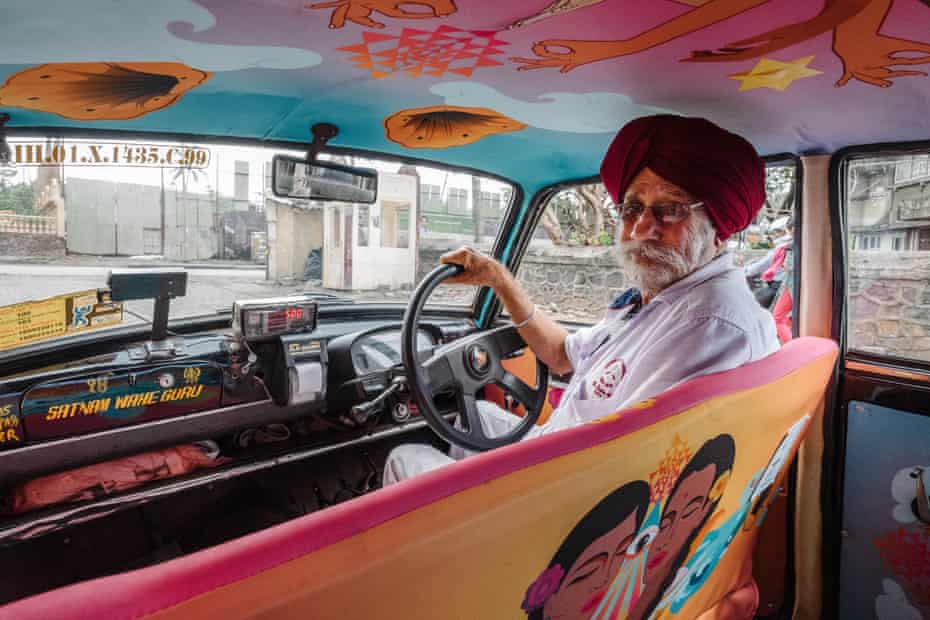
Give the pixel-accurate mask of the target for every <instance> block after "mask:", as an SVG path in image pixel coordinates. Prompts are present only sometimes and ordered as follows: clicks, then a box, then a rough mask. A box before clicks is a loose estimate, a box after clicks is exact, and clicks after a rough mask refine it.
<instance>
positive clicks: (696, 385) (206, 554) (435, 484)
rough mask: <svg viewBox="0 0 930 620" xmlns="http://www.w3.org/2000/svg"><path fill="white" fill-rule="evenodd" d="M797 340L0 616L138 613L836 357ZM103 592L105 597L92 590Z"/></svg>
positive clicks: (825, 347) (823, 343) (813, 341)
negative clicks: (643, 398) (570, 422)
mask: <svg viewBox="0 0 930 620" xmlns="http://www.w3.org/2000/svg"><path fill="white" fill-rule="evenodd" d="M836 351H837V346H836V344H835V343H834V342H833V341H831V340H826V339H821V338H800V339H797V340H794V341H791V342H789V343H787V344H786V345H785V346H784V347H782V349H781V350H780V351H779V352H777V353H775V354H774V355H771V356H769V357H768V358H765V359H763V360H760V361H758V362H753V363H751V364H747V365H745V366H742V367H740V368H737V369H734V370H730V371H727V372H722V373H717V374H713V375H706V376H703V377H699V378H697V379H694V380H692V381H689V382H688V383H685V384H682V385H680V386H678V387H676V388H673V389H671V390H669V391H667V392H665V393H663V394H662V395H660V396H659V397H658V398H657V399H656V400H655V403H654V404H653V405H652V406H651V407H649V408H647V409H629V410H627V411H626V412H625V413H624V415H623V416H621V417H619V418H618V419H616V420H613V421H610V422H606V423H600V424H587V425H584V426H580V427H578V428H574V429H569V430H565V431H561V432H559V433H555V434H552V435H546V436H543V437H539V438H536V439H533V440H531V441H526V442H522V443H519V444H515V445H513V446H509V447H507V448H501V449H499V450H495V451H492V452H488V453H484V454H480V455H477V456H474V457H472V458H469V459H466V460H465V461H462V462H460V463H456V464H455V465H451V466H449V467H446V468H443V469H439V470H436V471H433V472H430V473H429V474H426V475H423V476H421V477H418V478H415V479H412V480H408V481H406V482H404V483H401V484H397V485H393V486H391V487H388V488H386V489H382V490H380V491H378V492H377V493H373V494H371V495H367V496H364V497H360V498H358V499H354V500H351V501H348V502H345V503H343V504H339V505H337V506H333V507H331V508H327V509H326V510H324V511H320V512H317V513H314V514H311V515H307V516H306V517H301V518H299V519H295V520H293V521H290V522H288V523H284V524H281V525H279V526H276V527H273V528H269V529H267V530H264V531H261V532H257V533H255V534H252V535H249V536H246V537H243V538H240V539H237V540H233V541H230V542H228V543H225V544H223V545H219V546H217V547H213V548H211V549H206V550H204V551H200V552H198V553H195V554H192V555H189V556H186V557H183V558H179V559H177V560H172V561H170V562H165V563H162V564H159V565H156V566H152V567H149V568H145V569H141V570H137V571H132V572H128V573H122V574H119V575H113V576H110V577H104V578H101V579H96V580H93V581H87V582H84V583H79V584H75V585H72V586H68V587H65V588H60V589H58V590H53V591H51V592H48V593H45V594H39V595H36V596H33V597H30V598H27V599H24V600H22V601H18V602H15V603H12V604H10V605H7V606H5V607H2V608H0V618H17V619H30V618H36V619H42V620H44V619H46V618H52V617H54V618H62V619H72V618H73V619H78V618H81V619H87V620H99V619H100V618H139V617H143V616H145V615H147V614H151V613H154V612H156V611H158V610H161V609H165V608H168V607H171V606H173V605H176V604H178V603H180V602H183V601H185V600H187V599H189V598H192V597H194V596H197V595H199V594H202V593H205V592H208V591H210V590H213V589H216V588H219V587H222V586H225V585H228V584H230V583H234V582H236V581H239V580H242V579H246V578H248V577H250V576H252V575H255V574H257V573H260V572H262V571H265V570H269V569H271V568H274V567H275V566H278V565H280V564H283V563H286V562H289V561H291V560H294V559H296V558H299V557H301V556H304V555H307V554H309V553H312V552H314V551H317V550H319V549H322V548H324V547H327V546H329V545H332V544H334V543H337V542H339V541H341V540H344V539H346V538H349V537H351V536H353V535H355V534H358V533H360V532H363V531H365V530H368V529H370V528H373V527H375V526H377V525H379V524H382V523H385V522H387V521H389V520H391V519H395V518H397V517H400V516H402V515H404V514H406V513H408V512H410V511H413V510H416V509H417V508H419V507H421V506H424V505H427V504H430V503H432V502H435V501H438V500H441V499H443V498H445V497H448V496H450V495H453V494H455V493H459V492H461V491H463V490H465V489H468V488H471V487H474V486H476V485H479V484H482V483H483V482H486V481H488V480H493V479H495V478H499V477H501V476H504V475H507V474H510V473H513V472H515V471H519V470H521V469H524V468H527V467H531V466H533V465H536V464H538V463H542V462H544V461H548V460H551V459H553V458H557V457H560V456H564V455H567V454H571V453H573V452H577V451H580V450H585V449H588V448H590V447H592V446H595V445H598V444H602V443H604V442H608V441H611V440H613V439H616V438H618V437H621V436H623V435H625V434H627V433H632V432H634V431H636V430H639V429H641V428H644V427H646V426H649V425H651V424H654V423H656V422H659V421H660V420H664V419H666V418H668V417H671V416H673V415H676V414H678V413H681V412H682V411H685V410H687V409H689V408H691V407H692V406H694V405H696V404H698V403H700V402H703V401H706V400H708V399H711V398H714V397H720V396H725V395H727V394H733V393H736V392H740V391H744V390H749V389H753V388H757V387H760V386H763V385H765V384H767V383H771V382H773V381H776V380H778V379H780V378H782V377H784V376H786V375H788V374H790V373H791V372H793V371H796V370H798V369H799V368H801V367H803V366H805V365H807V364H809V363H812V362H814V361H816V360H818V359H820V358H823V357H825V356H832V355H834V354H835V353H836ZM103 592H105V593H106V595H105V596H101V595H100V593H103Z"/></svg>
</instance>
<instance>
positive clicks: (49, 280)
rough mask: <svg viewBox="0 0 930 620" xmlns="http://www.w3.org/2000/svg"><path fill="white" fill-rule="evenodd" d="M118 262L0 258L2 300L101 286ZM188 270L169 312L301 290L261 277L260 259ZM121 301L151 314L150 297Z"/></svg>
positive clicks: (202, 310)
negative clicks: (243, 264)
mask: <svg viewBox="0 0 930 620" xmlns="http://www.w3.org/2000/svg"><path fill="white" fill-rule="evenodd" d="M121 266H125V265H118V264H106V265H102V266H94V265H67V264H65V265H62V264H27V263H0V306H5V305H8V304H15V303H19V302H23V301H28V300H34V299H45V298H47V297H54V296H55V295H61V294H63V293H73V292H78V291H83V290H88V289H94V288H104V287H106V285H107V274H108V272H109V270H110V269H114V268H119V267H121ZM158 266H159V265H157V264H152V265H149V267H158ZM253 267H255V268H253ZM187 274H188V275H187V295H186V296H184V297H179V298H177V299H173V300H172V301H171V316H172V317H173V318H174V317H181V316H193V315H202V314H211V313H213V312H215V311H216V310H229V309H231V308H232V303H233V301H235V300H237V299H248V298H261V297H276V296H281V295H292V294H295V293H298V292H300V291H301V290H302V286H300V285H301V284H302V283H298V284H297V285H293V286H280V285H276V284H274V283H272V282H267V281H266V280H265V279H264V278H265V269H264V267H263V266H261V265H257V266H252V265H248V266H247V268H238V267H237V268H229V267H225V268H224V267H216V268H214V267H207V268H192V269H187ZM125 307H126V308H127V309H129V310H132V311H133V312H136V313H138V314H141V315H143V316H146V317H150V316H151V315H152V301H151V300H147V299H143V300H138V301H131V302H128V303H126V305H125ZM137 322H139V319H137V318H134V317H132V316H130V315H127V316H125V317H124V323H127V324H129V323H137Z"/></svg>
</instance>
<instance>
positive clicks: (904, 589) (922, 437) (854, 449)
mask: <svg viewBox="0 0 930 620" xmlns="http://www.w3.org/2000/svg"><path fill="white" fill-rule="evenodd" d="M844 400H845V401H846V405H845V406H844V408H843V409H844V412H845V416H846V425H845V426H846V437H845V439H846V454H845V463H844V485H843V518H842V533H841V541H840V554H841V562H840V592H839V617H840V618H844V619H845V618H878V619H879V620H886V619H890V618H908V619H917V618H930V524H923V523H921V522H920V520H918V519H917V516H916V514H915V508H916V504H915V498H916V490H917V484H916V482H917V481H916V478H913V477H911V474H912V472H914V470H915V468H917V467H924V468H927V467H930V390H928V388H927V387H926V386H925V385H924V384H922V383H918V382H914V381H900V380H895V379H890V378H884V377H879V376H877V375H875V374H872V375H868V374H861V373H859V372H850V373H849V375H848V376H847V381H846V385H845V388H844Z"/></svg>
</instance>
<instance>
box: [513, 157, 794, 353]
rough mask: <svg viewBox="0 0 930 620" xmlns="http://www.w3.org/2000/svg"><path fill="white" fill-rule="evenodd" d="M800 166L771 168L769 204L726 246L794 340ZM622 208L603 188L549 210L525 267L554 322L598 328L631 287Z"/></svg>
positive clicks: (571, 195) (589, 187)
mask: <svg viewBox="0 0 930 620" xmlns="http://www.w3.org/2000/svg"><path fill="white" fill-rule="evenodd" d="M795 172H796V171H795V167H794V166H793V165H778V166H769V167H768V168H767V183H766V185H767V187H766V189H767V193H766V203H765V206H764V208H763V209H762V211H761V212H760V213H759V216H758V217H757V218H756V221H755V222H754V223H753V224H752V225H751V226H750V227H749V228H748V229H747V230H746V231H745V232H743V233H740V234H739V235H737V236H734V237H733V238H732V239H730V241H729V243H728V246H729V247H728V251H729V252H730V253H731V254H732V255H733V258H734V262H735V263H736V264H737V265H741V266H745V267H746V268H747V272H748V273H751V274H753V275H751V276H750V275H747V282H749V284H750V286H751V287H752V289H753V291H754V293H755V295H756V298H757V299H758V300H759V303H760V305H762V306H763V307H765V308H767V309H769V310H770V311H777V312H778V313H779V314H778V316H777V317H776V318H777V320H776V323H779V322H780V323H781V325H782V329H781V330H780V333H781V334H782V335H783V337H784V339H788V338H790V334H791V309H792V305H793V304H792V302H793V299H792V289H791V286H792V283H793V278H792V277H791V272H792V271H793V266H794V263H793V251H792V248H793V243H794V241H793V239H794V237H793V235H792V227H793V214H794V208H795V202H796V200H795V199H796V195H797V191H796V190H797V188H796V187H795V183H796V181H795V179H796V174H795ZM618 224H619V213H618V212H617V207H616V206H615V205H614V204H613V201H612V200H611V199H610V197H609V196H608V194H607V191H606V190H605V189H604V186H603V185H602V184H600V183H592V184H586V185H576V186H574V187H570V188H567V189H565V190H562V191H561V192H559V193H558V194H556V195H555V196H553V197H552V199H551V200H550V201H549V203H548V204H547V205H546V208H545V210H544V211H543V214H542V216H541V217H540V220H539V223H538V224H537V226H536V229H535V231H534V233H533V238H532V241H531V242H530V244H529V246H528V248H527V251H526V254H525V255H524V257H523V259H522V262H521V264H520V270H519V272H518V278H519V280H520V282H521V283H522V284H523V286H524V287H525V288H526V289H527V291H528V292H529V293H530V296H531V297H532V298H533V300H534V301H536V303H537V304H539V305H540V307H542V308H543V309H545V310H546V311H547V312H549V313H550V314H552V315H554V316H555V317H556V318H558V319H561V320H567V321H574V322H579V323H595V322H597V321H599V320H600V319H601V318H602V317H603V316H604V311H605V309H606V307H607V306H608V305H609V304H610V302H611V301H612V300H613V299H614V298H615V297H616V296H617V295H618V294H620V293H621V292H623V291H624V290H625V289H626V288H628V285H627V283H626V278H625V277H624V274H623V271H622V270H621V268H620V265H619V263H618V260H617V252H616V249H617V248H616V243H617V233H618Z"/></svg>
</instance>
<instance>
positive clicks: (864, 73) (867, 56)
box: [833, 0, 930, 88]
mask: <svg viewBox="0 0 930 620" xmlns="http://www.w3.org/2000/svg"><path fill="white" fill-rule="evenodd" d="M891 1H892V0H879V1H877V2H873V3H872V4H871V5H869V6H868V7H867V8H866V9H865V10H863V11H862V12H861V13H859V14H858V15H856V16H854V17H853V18H851V19H849V20H847V21H846V22H844V23H842V24H840V25H839V26H837V27H836V30H834V32H833V51H834V52H835V53H836V55H837V56H839V57H840V60H842V61H843V76H842V77H841V78H840V79H839V80H837V82H836V85H837V86H845V85H846V83H847V82H849V80H850V79H852V78H855V79H857V80H859V81H861V82H865V83H866V84H872V85H873V86H880V87H882V88H887V87H889V86H891V84H892V83H891V78H896V77H905V76H909V75H927V74H926V72H924V71H913V70H903V69H899V70H893V69H891V67H893V66H895V65H922V64H927V63H930V45H928V44H926V43H921V42H919V41H910V40H907V39H896V38H893V37H886V36H884V35H881V34H879V33H878V31H879V29H880V28H881V27H882V22H883V21H884V20H885V16H886V15H887V14H888V9H889V8H890V4H891ZM883 5H885V6H883ZM914 53H922V54H921V55H919V56H915V55H913V54H914ZM901 54H911V55H910V56H901Z"/></svg>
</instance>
